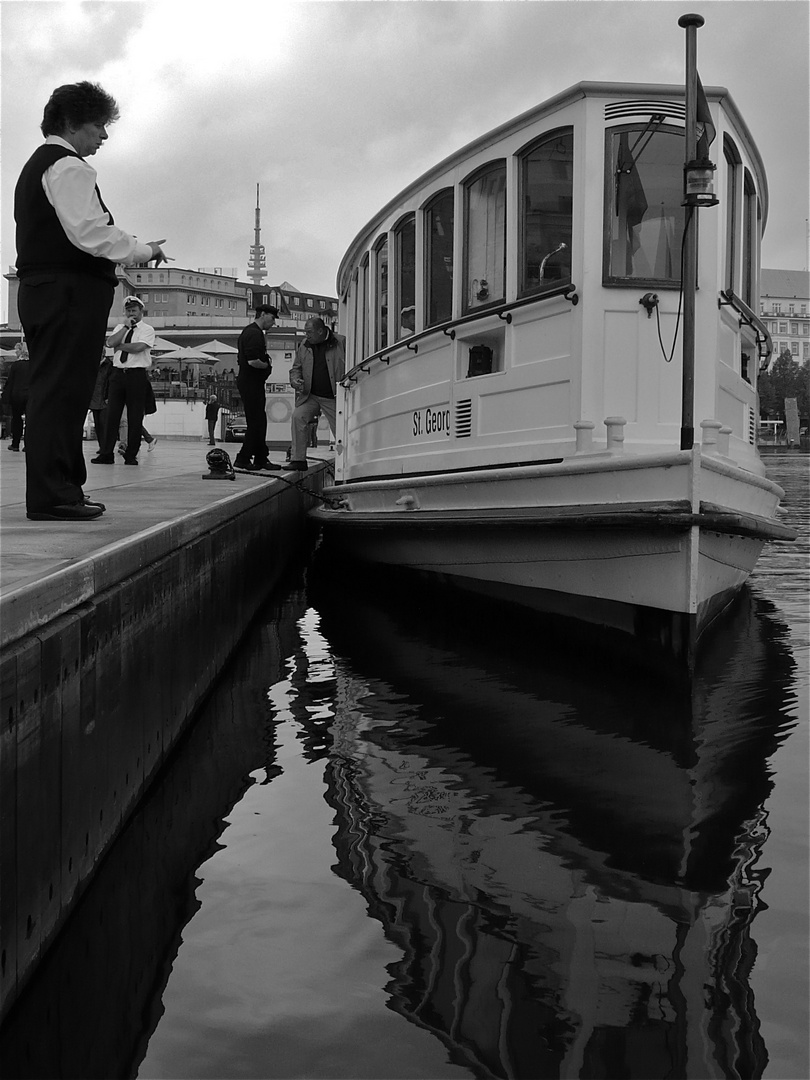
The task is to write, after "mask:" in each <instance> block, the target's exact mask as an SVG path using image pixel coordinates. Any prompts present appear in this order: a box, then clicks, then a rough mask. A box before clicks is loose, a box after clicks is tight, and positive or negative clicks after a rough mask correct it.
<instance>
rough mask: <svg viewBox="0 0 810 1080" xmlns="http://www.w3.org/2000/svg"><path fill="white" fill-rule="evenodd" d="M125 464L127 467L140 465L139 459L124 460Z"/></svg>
mask: <svg viewBox="0 0 810 1080" xmlns="http://www.w3.org/2000/svg"><path fill="white" fill-rule="evenodd" d="M124 464H125V465H137V464H138V459H137V458H124Z"/></svg>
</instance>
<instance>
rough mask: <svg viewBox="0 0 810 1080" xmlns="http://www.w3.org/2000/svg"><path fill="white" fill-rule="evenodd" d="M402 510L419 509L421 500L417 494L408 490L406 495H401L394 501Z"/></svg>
mask: <svg viewBox="0 0 810 1080" xmlns="http://www.w3.org/2000/svg"><path fill="white" fill-rule="evenodd" d="M394 505H395V506H398V507H399V508H400V510H418V509H419V502H418V500H417V498H416V496H415V495H412V494H410V492H406V493H405V494H404V495H400V497H399V498H398V499H397V501H396V502H395V503H394Z"/></svg>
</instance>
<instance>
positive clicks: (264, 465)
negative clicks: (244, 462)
mask: <svg viewBox="0 0 810 1080" xmlns="http://www.w3.org/2000/svg"><path fill="white" fill-rule="evenodd" d="M253 468H254V469H256V470H257V471H260V470H262V469H265V470H269V471H270V472H281V466H280V465H276V463H275V461H257V462H256V464H255V465H254V466H253Z"/></svg>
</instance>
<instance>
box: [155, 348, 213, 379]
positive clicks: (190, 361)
mask: <svg viewBox="0 0 810 1080" xmlns="http://www.w3.org/2000/svg"><path fill="white" fill-rule="evenodd" d="M216 362H217V361H216V358H215V357H213V356H209V355H208V353H205V352H202V351H201V350H200V349H175V350H174V352H167V353H161V355H160V356H158V358H157V359H156V360H153V361H152V367H168V368H173V367H176V368H178V369H179V371H180V381H181V382H182V381H183V368H184V367H186V368H194V367H214V366H215V364H216Z"/></svg>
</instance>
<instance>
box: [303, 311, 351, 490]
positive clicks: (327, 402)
mask: <svg viewBox="0 0 810 1080" xmlns="http://www.w3.org/2000/svg"><path fill="white" fill-rule="evenodd" d="M304 334H305V338H304V340H303V341H302V342H301V344H300V345H299V346H298V349H297V351H296V354H295V360H293V363H292V367H291V369H290V385H291V386H292V388H293V389H294V390H295V411H294V412H293V415H292V451H291V460H290V468H291V469H298V470H300V471H303V470H304V469H306V468H307V445H308V443H309V437H310V430H311V429H310V426H309V425H310V423H311V422H312V421H313V420H316V419H317V418H318V416H319V415H320V414H321V413H323V415H324V416H325V417H326V419H327V420H328V421H329V429H330V431H331V432H332V439H333V440H334V439H335V437H336V436H335V419H336V406H335V393H336V390H337V384H338V383H339V382H340V380H341V379H342V378H343V376H344V374H345V370H346V339H345V338H344V337H343V336H342V335H341V334H336V333H335V332H334V331H333V330H330V329H329V328H328V326H327V325H326V323H325V322H324V321H323V319H319V318H317V317H315V318H312V319H307V321H306V322H305V323H304Z"/></svg>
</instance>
